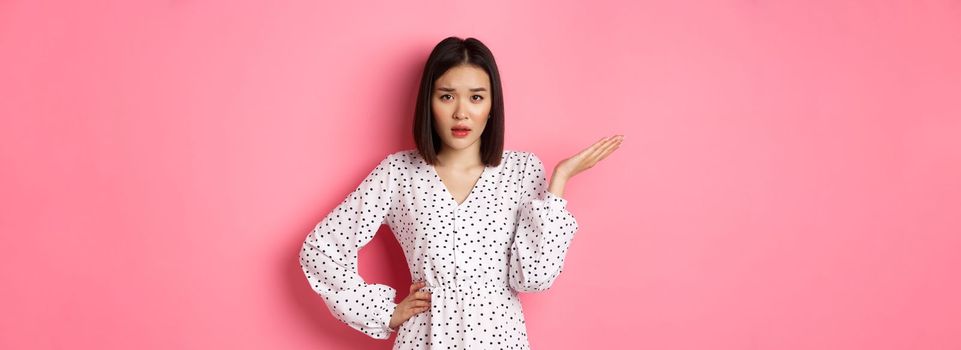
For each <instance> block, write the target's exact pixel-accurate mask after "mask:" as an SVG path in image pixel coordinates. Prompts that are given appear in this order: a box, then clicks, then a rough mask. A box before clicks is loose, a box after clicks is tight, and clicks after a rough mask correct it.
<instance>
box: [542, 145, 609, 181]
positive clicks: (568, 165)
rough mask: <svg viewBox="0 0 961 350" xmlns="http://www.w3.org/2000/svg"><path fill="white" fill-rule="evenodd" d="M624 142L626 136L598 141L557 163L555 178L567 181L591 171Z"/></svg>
mask: <svg viewBox="0 0 961 350" xmlns="http://www.w3.org/2000/svg"><path fill="white" fill-rule="evenodd" d="M622 141H624V135H614V136H608V137H605V138H602V139H600V140H598V141H597V142H595V143H594V144H593V145H591V146H590V147H587V148H585V149H584V150H582V151H580V152H579V153H577V154H575V155H573V156H571V157H570V158H567V159H564V160H562V161H561V162H560V163H557V166H556V167H555V168H554V177H559V178H561V179H562V180H564V181H566V180H567V179H570V178H571V177H573V176H574V175H577V174H579V173H581V172H582V171H584V170H587V169H590V168H591V167H593V166H594V165H595V164H597V162H600V161H601V160H602V159H604V158H607V156H608V155H610V154H611V153H612V152H614V150H616V149H617V148H618V147H620V146H621V142H622Z"/></svg>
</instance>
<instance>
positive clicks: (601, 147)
mask: <svg viewBox="0 0 961 350" xmlns="http://www.w3.org/2000/svg"><path fill="white" fill-rule="evenodd" d="M616 140H617V139H616V135H615V136H610V137H605V140H604V142H602V143H600V144H599V145H598V147H596V148H594V150H593V151H591V152H590V153H588V155H587V157H586V158H585V159H587V160H588V161H589V162H588V165H593V164H594V163H596V162H597V160H596V158H597V157H598V156H599V155H601V154H602V152H603V151H604V149H606V148H607V147H609V146H610V145H611V144H612V143H614V142H615V141H616Z"/></svg>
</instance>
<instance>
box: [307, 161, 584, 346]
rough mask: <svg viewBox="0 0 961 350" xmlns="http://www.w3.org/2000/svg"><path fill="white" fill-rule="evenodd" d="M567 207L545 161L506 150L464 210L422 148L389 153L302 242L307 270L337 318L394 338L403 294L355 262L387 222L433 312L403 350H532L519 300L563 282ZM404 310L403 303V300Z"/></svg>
mask: <svg viewBox="0 0 961 350" xmlns="http://www.w3.org/2000/svg"><path fill="white" fill-rule="evenodd" d="M566 205H567V200H565V199H563V198H561V197H558V196H556V195H554V194H553V193H551V192H548V191H547V179H546V177H545V173H544V165H543V163H542V162H541V160H540V159H539V158H538V157H537V156H535V155H534V154H533V153H530V152H521V151H510V150H505V151H504V154H503V159H502V162H501V164H500V165H498V166H496V167H486V168H485V169H484V171H483V173H482V174H481V176H480V178H479V179H478V180H477V182H476V183H475V185H474V187H473V188H472V189H471V191H470V194H469V196H468V197H467V199H465V200H464V201H463V202H462V203H460V204H458V203H457V202H456V201H455V200H454V197H453V196H452V195H451V194H450V192H449V191H448V190H447V187H446V186H445V185H444V184H443V182H441V179H440V177H439V176H438V174H437V171H436V170H435V169H434V167H433V166H431V165H429V164H427V163H426V161H425V160H424V159H423V158H422V157H421V156H420V153H418V152H417V151H416V150H413V149H411V150H403V151H399V152H395V153H392V154H389V155H387V157H386V158H384V160H382V161H381V162H380V164H379V165H377V167H376V168H374V170H372V171H371V172H370V174H369V175H367V177H366V178H365V179H364V180H363V181H362V182H361V183H360V185H359V186H358V187H357V189H355V190H354V191H353V192H351V193H350V194H349V195H348V196H347V198H345V199H344V200H343V202H341V203H340V204H339V205H338V206H337V207H336V208H334V209H333V210H332V211H331V212H330V213H329V214H328V215H327V216H326V217H325V218H324V219H323V220H322V221H321V222H320V223H318V224H317V225H316V226H315V227H314V229H313V230H312V231H311V232H310V233H309V234H308V235H307V238H306V239H305V240H304V245H303V248H302V249H301V251H300V264H301V267H302V268H303V271H304V274H305V275H306V277H307V280H308V282H309V283H310V286H311V288H312V289H313V290H314V291H315V292H316V293H318V294H319V295H320V296H321V297H322V298H323V299H324V301H325V303H326V304H327V307H328V308H329V309H330V311H331V313H332V314H333V315H334V316H335V317H336V318H338V319H339V320H341V321H343V322H345V323H346V324H347V325H349V326H350V327H353V328H354V329H357V330H359V331H361V332H364V333H366V334H367V335H369V336H371V337H373V338H376V339H389V337H390V335H391V332H392V330H391V329H390V328H389V327H388V323H389V322H390V318H391V315H392V314H393V311H394V307H395V306H396V305H397V304H396V303H395V298H404V297H406V296H407V293H408V292H409V290H407V289H405V290H404V291H403V293H402V294H400V295H398V293H397V291H396V290H395V289H394V288H391V287H390V286H387V285H383V284H370V283H366V282H365V281H364V279H363V278H362V277H361V276H360V275H359V274H358V272H357V271H358V270H357V252H358V250H359V249H360V248H361V247H363V246H364V245H365V244H367V243H368V242H370V240H371V239H372V238H373V236H374V234H375V233H376V232H377V230H378V228H379V227H380V225H381V224H387V225H389V226H390V228H391V231H393V233H394V235H395V237H396V238H397V241H398V242H399V243H400V246H401V247H402V248H403V250H404V255H405V256H406V258H407V265H408V267H409V268H410V272H411V279H412V280H413V281H426V282H427V286H426V287H424V288H423V289H421V290H430V291H431V307H430V308H429V309H428V310H427V311H424V312H422V313H419V314H417V315H415V316H413V317H411V318H410V319H408V320H407V321H406V322H405V323H404V324H403V325H401V326H400V328H399V329H398V330H397V337H396V339H395V341H394V346H393V348H394V349H529V348H530V345H529V343H528V339H527V329H526V326H525V321H524V314H523V311H522V310H521V303H520V299H518V297H517V293H518V292H537V291H543V290H546V289H548V288H550V286H551V285H552V284H553V282H554V280H555V279H556V278H557V277H558V275H559V274H560V273H561V271H562V269H563V265H564V257H565V255H566V254H567V250H568V247H569V246H570V244H571V241H572V240H573V238H574V233H575V232H576V231H577V221H576V220H575V219H574V216H573V215H571V213H570V212H569V211H568V210H567V208H566ZM397 301H400V300H399V299H398V300H397Z"/></svg>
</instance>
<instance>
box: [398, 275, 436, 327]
mask: <svg viewBox="0 0 961 350" xmlns="http://www.w3.org/2000/svg"><path fill="white" fill-rule="evenodd" d="M426 285H427V283H426V282H415V283H414V284H411V285H410V294H408V295H407V297H406V298H404V300H401V302H400V303H398V304H397V307H396V308H394V314H393V315H391V317H390V325H389V326H390V328H391V329H393V330H397V329H398V328H397V327H400V325H402V324H404V322H407V320H408V319H410V318H411V317H413V316H414V315H416V314H419V313H421V312H424V311H427V309H429V308H430V292H429V291H425V292H418V291H417V290H418V289H421V288H423V287H424V286H426Z"/></svg>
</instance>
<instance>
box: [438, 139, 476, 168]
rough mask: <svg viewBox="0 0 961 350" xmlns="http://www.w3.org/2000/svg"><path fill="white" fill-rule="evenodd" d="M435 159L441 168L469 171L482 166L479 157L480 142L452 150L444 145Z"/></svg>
mask: <svg viewBox="0 0 961 350" xmlns="http://www.w3.org/2000/svg"><path fill="white" fill-rule="evenodd" d="M437 159H438V160H440V163H441V166H443V167H445V168H448V169H469V168H473V167H476V166H482V165H483V164H484V162H482V161H481V157H480V142H477V143H475V144H473V145H471V146H468V147H467V148H464V149H452V148H450V147H447V146H446V145H445V146H444V149H442V150H441V151H440V153H438V154H437Z"/></svg>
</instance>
